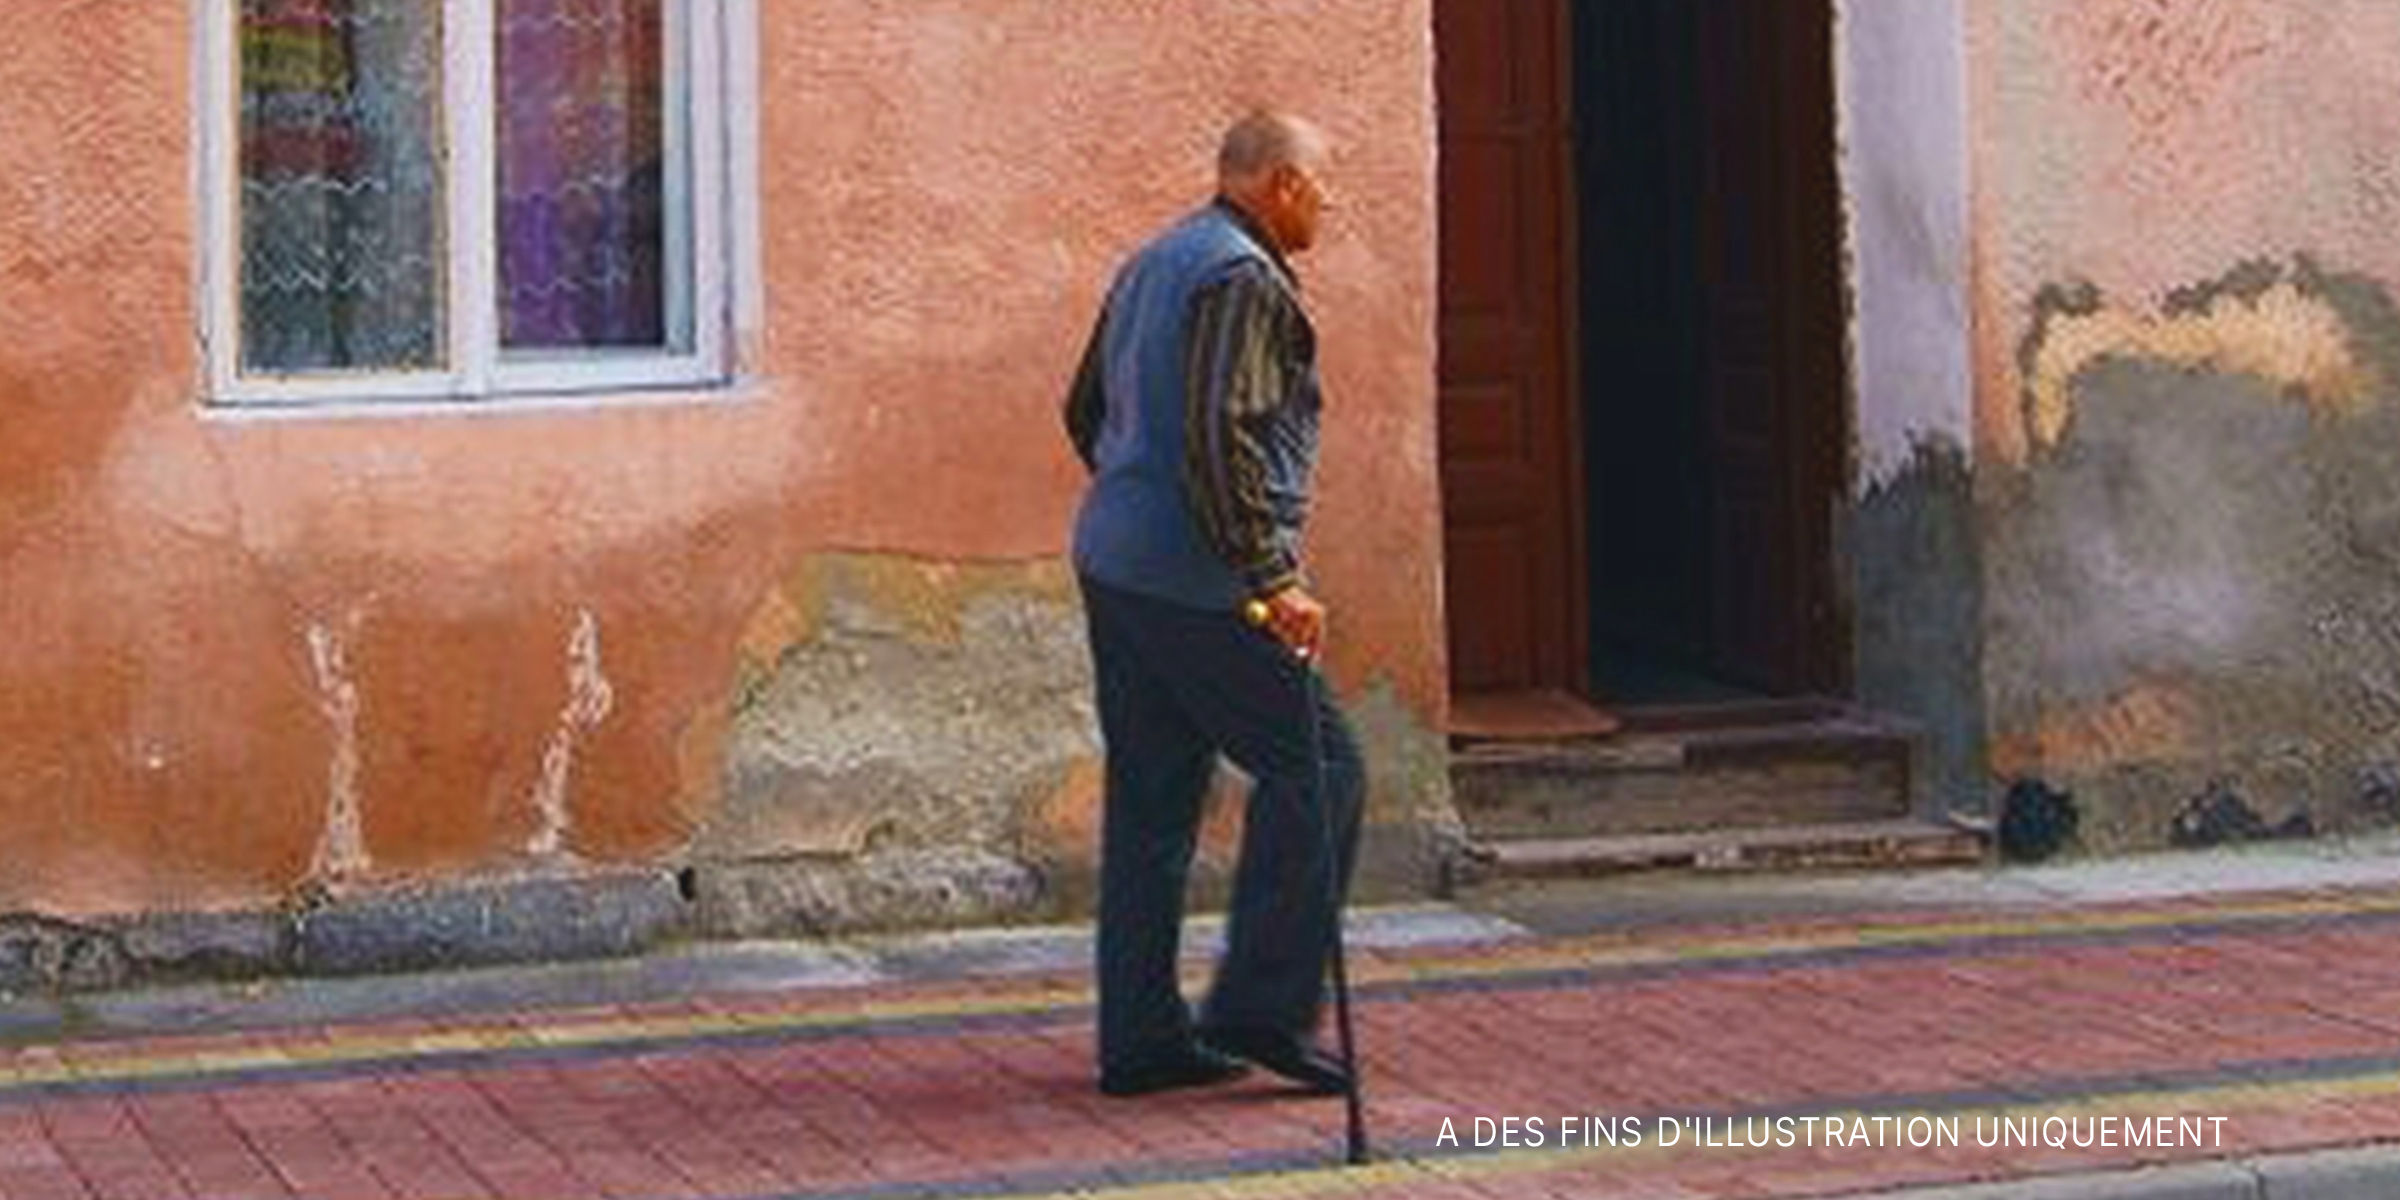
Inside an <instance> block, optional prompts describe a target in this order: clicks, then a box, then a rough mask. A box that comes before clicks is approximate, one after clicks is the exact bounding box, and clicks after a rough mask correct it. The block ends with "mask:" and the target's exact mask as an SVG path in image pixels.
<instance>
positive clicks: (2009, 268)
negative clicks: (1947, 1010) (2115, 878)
mask: <svg viewBox="0 0 2400 1200" xmlns="http://www.w3.org/2000/svg"><path fill="white" fill-rule="evenodd" d="M1969 57H1970V63H1971V69H1970V78H1971V84H1970V90H1971V94H1972V96H1973V98H1974V102H1973V104H1972V105H1971V111H1972V113H1973V122H1974V123H1973V129H1972V140H1973V143H1974V147H1975V152H1974V180H1975V184H1974V214H1975V218H1974V222H1973V237H1972V242H1973V261H1974V265H1975V282H1974V286H1975V297H1976V299H1975V338H1976V346H1975V355H1976V358H1975V370H1976V405H1975V429H1976V437H1975V468H1976V471H1977V478H1976V495H1977V503H1978V507H1979V511H1980V513H1981V523H1982V527H1983V541H1984V554H1983V570H1984V573H1985V574H1984V579H1985V585H1986V601H1985V606H1984V620H1985V624H1984V632H1985V636H1986V641H1987V644H1986V648H1985V697H1984V698H1985V701H1986V703H1987V704H1988V706H1989V710H1990V735H1991V766H1992V769H1993V774H1994V775H1995V776H1996V777H1998V778H2000V779H2005V778H2007V777H2009V776H2013V775H2018V774H2034V775H2041V776H2044V777H2046V778H2049V779H2051V780H2053V781H2054V782H2057V783H2060V784H2063V785H2065V786H2067V787H2069V788H2070V789H2072V790H2074V791H2076V792H2077V793H2078V795H2079V797H2080V799H2081V800H2082V802H2083V805H2084V808H2085V812H2086V816H2085V820H2084V823H2083V825H2084V836H2085V840H2086V842H2087V844H2088V845H2089V846H2091V847H2092V848H2095V849H2101V850H2107V849H2116V848H2126V847H2138V846H2148V845H2155V844H2158V843H2160V842H2162V841H2164V840H2165V839H2166V838H2167V836H2168V831H2169V825H2170V822H2171V820H2172V817H2173V816H2174V814H2175V812H2176V811H2177V810H2178V809H2180V808H2181V807H2182V806H2183V805H2185V804H2187V803H2189V802H2190V801H2192V800H2194V799H2196V798H2199V797H2201V796H2202V795H2204V794H2206V793H2208V792H2209V790H2210V789H2211V788H2212V786H2216V785H2222V786H2224V787H2227V788H2230V789H2231V790H2232V791H2233V792H2234V793H2235V794H2237V795H2239V796H2241V797H2242V798H2243V799H2244V800H2245V801H2246V802H2248V803H2249V804H2250V805H2251V806H2252V807H2253V808H2255V809H2256V810H2257V811H2258V812H2259V813H2261V814H2262V815H2263V816H2264V817H2265V818H2266V819H2267V820H2268V821H2269V822H2274V821H2277V820H2280V819H2282V818H2284V817H2285V816H2286V815H2287V814H2290V813H2292V812H2295V811H2302V810H2305V811H2307V812H2309V813H2310V814H2311V816H2312V818H2313V819H2314V822H2315V824H2316V825H2317V827H2318V828H2320V829H2323V828H2334V829H2341V828H2348V827H2355V826H2358V825H2361V824H2364V823H2368V822H2371V821H2379V820H2387V819H2389V817H2390V816H2391V815H2392V814H2391V813H2390V812H2388V811H2386V807H2387V806H2386V803H2385V800H2386V799H2387V798H2386V797H2385V795H2384V793H2385V791H2386V790H2387V789H2383V788H2379V787H2377V786H2374V784H2375V781H2377V780H2381V779H2384V778H2385V777H2386V776H2387V775H2388V773H2389V765H2390V764H2391V763H2392V762H2393V761H2394V759H2395V755H2400V692H2395V691H2394V688H2393V681H2394V680H2395V679H2400V632H2395V631H2400V624H2395V620H2396V619H2400V602H2396V601H2395V600H2394V598H2393V597H2394V596H2395V595H2396V594H2400V590H2396V589H2395V588H2394V587H2393V580H2394V572H2393V567H2394V565H2395V564H2400V480H2395V478H2394V475H2393V473H2392V471H2391V469H2390V464H2391V463H2392V462H2393V461H2394V455H2395V453H2396V452H2400V416H2395V413H2394V404H2393V400H2394V396H2395V387H2400V372H2396V371H2395V369H2394V368H2395V365H2396V364H2400V355H2396V353H2395V351H2396V350H2400V316H2396V314H2395V310H2394V307H2393V304H2392V300H2391V297H2390V293H2389V288H2390V286H2391V281H2393V280H2395V279H2400V243H2396V242H2395V241H2394V240H2393V239H2392V237H2391V232H2390V231H2391V229H2392V228H2393V217H2394V216H2395V215H2400V213H2395V211H2394V207H2393V206H2394V204H2395V202H2396V201H2400V190H2396V189H2395V188H2394V187H2393V186H2392V182H2391V181H2392V178H2393V176H2392V170H2391V165H2390V164H2391V163H2392V162H2393V161H2394V157H2393V156H2394V153H2395V149H2396V148H2400V109H2396V108H2395V106H2393V105H2392V104H2391V103H2390V101H2389V96H2388V86H2387V85H2388V81H2389V80H2390V79H2391V78H2393V77H2394V73H2395V72H2396V71H2400V8H2395V7H2393V6H2389V5H2361V4H2354V3H2344V2H2341V0H1975V3H1974V4H1973V5H1972V8H1971V19H1970V28H1969Z"/></svg>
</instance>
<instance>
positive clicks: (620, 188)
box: [498, 0, 688, 351]
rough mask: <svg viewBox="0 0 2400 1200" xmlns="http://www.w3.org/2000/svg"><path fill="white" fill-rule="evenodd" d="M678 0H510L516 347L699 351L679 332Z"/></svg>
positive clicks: (511, 272)
mask: <svg viewBox="0 0 2400 1200" xmlns="http://www.w3.org/2000/svg"><path fill="white" fill-rule="evenodd" d="M665 3H666V0H500V3H499V15H500V29H499V63H498V68H499V70H498V74H499V78H500V104H499V137H498V153H499V174H500V194H499V197H498V203H499V209H500V211H499V230H500V255H499V257H500V289H501V294H500V329H501V345H502V347H503V348H505V349H508V350H515V351H556V350H576V349H599V348H648V349H654V350H655V349H662V348H668V349H683V348H685V347H686V346H687V345H688V331H686V330H682V329H676V330H670V329H669V328H668V325H669V320H668V315H669V311H670V309H671V308H676V307H680V306H678V305H675V304H674V303H673V302H672V300H671V298H670V295H671V292H672V291H673V290H674V289H675V288H676V287H677V286H678V284H679V279H680V275H681V272H680V271H679V270H678V269H677V267H676V265H675V264H674V260H673V258H672V257H671V256H674V255H677V254H680V253H682V250H681V249H680V247H681V244H682V243H683V242H684V241H685V239H684V237H683V235H682V233H681V232H680V226H681V225H682V224H683V220H682V217H681V215H680V213H679V212H676V211H674V210H679V209H680V208H681V207H682V199H681V192H682V188H681V181H680V180H679V179H671V176H672V175H673V174H675V173H674V172H671V171H670V170H669V167H668V163H667V158H668V151H669V145H668V142H669V137H668V130H667V120H668V116H667V105H668V95H669V84H670V81H669V80H668V78H667V54H666V48H667V46H666V43H667V38H666V33H667V29H666V21H665V11H664V6H665ZM670 191H673V192H674V193H675V194H674V195H673V196H670V195H669V192H670ZM676 323H677V324H685V323H687V322H683V321H678V322H676Z"/></svg>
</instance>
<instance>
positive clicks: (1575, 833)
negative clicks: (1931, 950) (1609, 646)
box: [1450, 711, 1913, 840]
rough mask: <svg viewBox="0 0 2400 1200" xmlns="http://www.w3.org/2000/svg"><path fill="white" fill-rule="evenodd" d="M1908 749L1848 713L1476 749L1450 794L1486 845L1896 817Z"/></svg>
mask: <svg viewBox="0 0 2400 1200" xmlns="http://www.w3.org/2000/svg"><path fill="white" fill-rule="evenodd" d="M1636 728H1638V727H1636ZM1912 745H1913V731H1911V730H1910V729H1909V728H1908V727H1906V726H1904V725H1900V724H1898V723H1895V722H1892V721H1889V720H1885V719H1882V718H1877V717H1874V716H1871V715H1868V714H1862V713H1857V712H1852V711H1834V712H1830V713H1828V712H1813V713H1805V714H1798V715H1797V716H1796V719H1777V720H1774V721H1772V722H1771V723H1767V724H1757V725H1739V724H1737V725H1726V726H1713V725H1696V726H1674V727H1668V728H1661V729H1652V730H1649V731H1643V732H1628V733H1623V734H1619V735H1617V736H1614V737H1609V738H1604V739H1595V740H1584V741H1568V742H1491V743H1471V744H1468V745H1465V746H1461V747H1460V748H1458V750H1457V751H1456V752H1455V753H1454V754H1453V755H1452V757H1451V771H1450V776H1451V791H1452V795H1453V796H1454V797H1455V799H1456V801H1457V804H1458V809H1459V814H1460V816H1461V817H1462V818H1464V820H1465V821H1466V824H1467V828H1468V830H1469V832H1470V833H1472V834H1473V835H1474V836H1476V837H1477V838H1481V839H1487V840H1503V839H1521V838H1550V839H1562V838H1563V839H1575V838H1596V837H1623V836H1630V835H1637V834H1654V833H1656V834H1664V833H1679V832H1687V831H1692V830H1709V829H1747V828H1763V827H1783V826H1793V827H1809V826H1821V825H1838V824H1852V823H1858V822H1868V821H1881V820H1893V819H1898V818H1902V817H1906V816H1907V815H1908V814H1909V812H1910V791H1909V765H1910V755H1911V750H1912Z"/></svg>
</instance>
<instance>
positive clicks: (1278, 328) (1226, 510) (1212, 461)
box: [1183, 264, 1303, 595]
mask: <svg viewBox="0 0 2400 1200" xmlns="http://www.w3.org/2000/svg"><path fill="white" fill-rule="evenodd" d="M1269 270H1270V268H1268V267H1267V266H1266V265H1265V264H1251V265H1245V266H1243V267H1239V268H1236V269H1235V270H1234V271H1233V272H1232V273H1231V274H1230V275H1228V276H1227V277H1226V278H1224V279H1223V280H1220V281H1218V282H1216V283H1214V284H1211V285H1209V286H1208V287H1206V288H1204V289H1202V290H1201V291H1200V293H1199V294H1198V295H1197V296H1195V297H1194V300H1193V305H1192V317H1191V324H1190V326H1189V327H1188V328H1187V332H1186V340H1185V344H1184V380H1185V386H1184V461H1183V484H1184V494H1185V497H1186V498H1187V500H1188V502H1189V504H1190V506H1191V510H1192V513H1193V515H1194V516H1195V517H1196V518H1197V519H1198V521H1199V524H1200V529H1201V532H1202V534H1203V535H1204V536H1205V537H1206V538H1207V539H1208V543H1209V545H1210V547H1211V548H1212V549H1214V550H1215V551H1216V552H1217V554H1218V556H1219V557H1221V558H1223V559H1224V560H1225V562H1226V564H1227V565H1229V566H1231V567H1232V568H1233V570H1234V572H1235V574H1237V575H1239V576H1240V577H1241V579H1242V582H1243V584H1244V585H1245V586H1247V587H1248V588H1249V589H1250V593H1251V594H1252V595H1267V594H1270V593H1273V592H1275V591H1277V590H1279V589H1281V588H1283V587H1286V586H1288V585H1290V584H1293V583H1297V582H1298V581H1299V578H1300V564H1299V563H1298V562H1297V561H1295V560H1294V558H1293V555H1292V552H1291V550H1290V549H1289V546H1288V542H1287V540H1286V539H1285V538H1283V537H1281V536H1279V531H1278V528H1277V523H1276V516H1275V511H1274V509H1273V508H1272V507H1271V506H1270V504H1269V501H1268V490H1267V484H1268V465H1267V455H1266V438H1267V435H1268V428H1269V426H1270V425H1271V424H1272V423H1273V422H1274V420H1275V419H1276V415H1277V410H1278V409H1280V408H1281V407H1282V406H1283V405H1284V404H1286V403H1288V402H1289V401H1290V399H1291V395H1292V391H1293V388H1294V386H1295V385H1296V384H1297V383H1298V380H1297V379H1296V378H1295V372H1296V371H1297V370H1298V369H1299V366H1298V365H1297V364H1298V361H1299V360H1298V356H1297V354H1296V352H1295V343H1296V339H1297V335H1298V332H1299V329H1298V323H1299V322H1300V321H1301V320H1302V319H1303V318H1302V317H1301V316H1300V314H1299V312H1298V310H1297V308H1296V306H1295V305H1294V304H1293V302H1292V299H1291V297H1290V295H1289V294H1288V293H1286V292H1285V290H1284V288H1283V286H1282V285H1281V284H1280V283H1279V282H1278V281H1276V280H1275V279H1274V278H1272V277H1271V275H1270V274H1269Z"/></svg>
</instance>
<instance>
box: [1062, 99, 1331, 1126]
mask: <svg viewBox="0 0 2400 1200" xmlns="http://www.w3.org/2000/svg"><path fill="white" fill-rule="evenodd" d="M1324 160H1325V143H1324V138H1323V136H1322V135H1321V134H1320V133H1319V132H1318V131H1317V130H1316V129H1315V127H1313V126H1311V125H1310V124H1308V123H1307V122H1304V121H1301V120H1298V119H1296V118H1293V117H1290V116H1285V115H1282V114H1276V113H1261V114H1255V115H1252V116H1250V117H1247V118H1244V119H1243V120H1241V121H1239V122H1238V123H1236V124H1235V125H1234V126H1233V127H1232V128H1231V129H1230V130H1228V131H1227V132H1226V134H1225V138H1224V142H1223V144H1222V147H1221V148H1220V150H1219V152H1218V156H1217V196H1216V198H1215V200H1214V201H1213V202H1211V203H1210V204H1208V205H1207V206H1206V207H1204V208H1202V209H1200V210H1199V211H1197V212H1195V213H1192V214H1191V215H1189V216H1187V217H1185V218H1183V219H1182V220H1181V221H1179V222H1177V223H1176V224H1175V225H1174V226H1173V227H1171V228H1169V229H1168V230H1166V231H1165V232H1164V233H1162V234H1161V235H1159V236H1158V237H1157V238H1156V239H1155V240H1153V241H1151V242H1150V243H1149V244H1148V245H1146V246H1144V247H1142V248H1141V250H1139V251H1138V252H1137V253H1135V254H1134V255H1133V257H1132V258H1131V259H1130V260H1128V261H1127V262H1126V263H1125V265H1124V267H1123V268H1122V269H1121V270H1120V271H1119V272H1118V274H1117V277H1116V281H1115V283H1114V285H1113V286H1112V287H1111V289H1110V292H1109V296H1108V301H1107V304H1106V306H1105V307H1104V308H1103V309H1102V311H1101V314H1100V319H1099V321H1098V323H1097V325H1096V327H1095V328H1094V329H1093V332H1092V337H1091V341H1090V344H1089V345H1088V346H1087V347H1086V348H1085V350H1084V355H1083V362H1082V366H1081V368H1080V369H1079V370H1078V371H1077V373H1076V378H1075V383H1074V386H1073V388H1072V390H1071V391H1070V392H1069V394H1068V397H1067V403H1066V423H1067V429H1068V432H1069V433H1070V435H1071V436H1072V437H1073V439H1074V443H1075V449H1076V452H1077V453H1078V454H1079V455H1080V456H1081V457H1082V458H1083V461H1084V463H1085V465H1086V466H1087V467H1089V468H1090V469H1091V472H1092V479H1091V486H1090V489H1089V491H1088V492H1087V493H1086V495H1085V498H1084V502H1083V506H1082V510H1081V513H1080V514H1079V516H1078V518H1077V521H1076V525H1075V551H1074V554H1075V566H1076V570H1077V573H1078V575H1079V576H1080V579H1081V582H1082V588H1083V596H1084V602H1085V607H1086V609H1087V612H1088V615H1089V619H1090V631H1091V645H1092V659H1093V666H1094V679H1095V687H1096V691H1097V693H1098V704H1099V710H1100V725H1101V732H1102V734H1103V736H1104V738H1105V740H1106V743H1107V756H1108V758H1107V761H1108V773H1107V783H1106V795H1105V799H1104V802H1103V803H1104V813H1103V831H1102V850H1101V855H1102V864H1101V890H1100V942H1099V961H1098V974H1099V983H1100V1047H1099V1057H1100V1088H1101V1090H1102V1091H1103V1092H1106V1093H1108V1094H1110V1095H1119V1096H1128V1095H1140V1094H1144V1093H1148V1092H1156V1091H1162V1090H1165V1089H1169V1088H1179V1087H1192V1086H1198V1085H1203V1084H1209V1083H1215V1082H1218V1081H1221V1080H1225V1079H1229V1078H1232V1077H1233V1076H1235V1075H1236V1074H1239V1073H1240V1072H1241V1070H1242V1064H1243V1063H1245V1062H1247V1063H1255V1064H1257V1065H1259V1066H1261V1067H1264V1068H1266V1069H1267V1070H1269V1071H1272V1072H1275V1073H1276V1074H1278V1075H1281V1076H1284V1077H1285V1078H1287V1079H1290V1080H1292V1081H1293V1082H1295V1083H1298V1084H1300V1085H1301V1086H1302V1087H1303V1088H1305V1089H1307V1090H1309V1091H1311V1092H1314V1093H1318V1094H1332V1093H1336V1092H1339V1091H1341V1090H1342V1089H1343V1088H1344V1087H1345V1086H1346V1085H1347V1083H1348V1074H1347V1072H1346V1071H1345V1069H1344V1067H1343V1065H1342V1064H1341V1063H1340V1062H1339V1061H1338V1060H1336V1059H1334V1058H1333V1057H1331V1056H1330V1055H1327V1054H1326V1053H1324V1052H1323V1051H1322V1050H1320V1049H1319V1048H1318V1047H1317V1046H1316V1043H1315V1039H1314V1035H1313V1031H1314V1029H1315V1027H1316V1022H1317V1016H1318V1009H1319V1006H1320V1004H1321V1002H1322V998H1323V991H1324V968H1325V963H1326V956H1327V953H1328V951H1329V950H1330V949H1331V947H1332V938H1333V936H1334V933H1335V923H1336V922H1337V921H1338V920H1339V917H1340V903H1341V896H1342V895H1343V894H1345V893H1346V891H1347V888H1348V883H1349V873H1350V862H1351V858H1352V851H1353V847H1354V845H1355V843H1356V840H1357V835H1358V818H1359V808H1360V798H1361V796H1362V794H1363V792H1364V786H1365V778H1364V771H1363V769H1362V767H1361V764H1360V759H1359V753H1358V747H1357V741H1356V738H1355V737H1354V735H1353V734H1352V732H1351V729H1350V726H1349V723H1348V721H1347V720H1345V719H1344V717H1343V716H1342V714H1341V712H1340V711H1339V710H1338V709H1337V708H1336V707H1334V705H1333V704H1332V702H1331V701H1330V700H1329V699H1327V698H1326V690H1325V689H1324V688H1322V687H1320V686H1317V683H1316V680H1315V679H1314V676H1313V672H1314V670H1315V667H1314V665H1313V663H1314V660H1315V659H1316V657H1317V654H1318V651H1319V650H1320V648H1321V647H1322V646H1323V644H1324V638H1325V628H1326V612H1325V607H1324V605H1322V604H1321V603H1319V602H1318V601H1317V600H1316V598H1315V597H1313V596H1311V595H1310V594H1309V593H1308V590H1307V588H1306V586H1305V584H1304V579H1303V574H1302V570H1301V558H1300V532H1301V526H1302V524H1303V522H1304V521H1305V520H1306V518H1307V514H1308V501H1309V486H1310V476H1311V473H1312V470H1313V468H1314V465H1315V460H1316V451H1317V419H1318V409H1319V406H1320V395H1319V391H1318V383H1317V369H1316V333H1315V330H1314V328H1313V327H1312V326H1311V324H1310V322H1309V318H1308V314H1307V312H1306V311H1305V310H1304V309H1303V308H1302V307H1301V304H1300V285H1299V280H1298V278H1297V277H1296V276H1294V275H1293V273H1292V268H1291V265H1290V263H1289V262H1288V256H1289V255H1293V254H1298V253H1300V252H1301V251H1304V250H1307V249H1308V248H1309V247H1310V246H1312V245H1314V244H1315V242H1316V239H1317V232H1318V227H1319V225H1320V224H1321V222H1322V220H1323V217H1324V214H1325V212H1326V210H1327V207H1328V202H1327V196H1326V193H1325V190H1324V188H1323V186H1322V184H1321V183H1320V182H1319V173H1320V171H1321V168H1322V166H1323V163H1324ZM1219 754H1223V755H1224V756H1225V757H1227V758H1230V759H1231V760H1232V761H1233V762H1235V763H1236V764H1238V765H1239V766H1240V767H1241V768H1242V769H1243V771H1245V772H1246V773H1248V774H1249V775H1250V777H1251V778H1252V779H1253V780H1254V781H1255V785H1256V786H1255V787H1254V788H1253V790H1252V792H1251V795H1250V799H1249V805H1248V808H1247V810H1246V812H1245V814H1244V828H1243V833H1242V847H1241V861H1240V864H1239V866H1238V868H1237V870H1236V872H1235V878H1234V892H1233V905H1232V913H1231V919H1230V923H1229V928H1228V930H1227V939H1228V940H1227V944H1226V948H1225V954H1224V958H1223V960H1222V961H1221V962H1220V963H1219V964H1218V970H1217V976H1216V981H1215V984H1214V987H1213V989H1212V991H1211V992H1210V994H1209V996H1208V999H1207V1002H1206V1004H1205V1005H1204V1006H1203V1009H1202V1013H1201V1016H1200V1019H1199V1020H1198V1021H1197V1022H1195V1021H1194V1020H1193V1017H1192V1015H1191V1013H1190V1011H1189V1009H1187V1008H1186V1007H1185V1004H1184V1000H1183V996H1182V994H1181V992H1180V990H1179V988H1178V986H1177V977H1176V957H1177V945H1178V941H1179V938H1180V935H1181V929H1182V921H1183V892H1184V881H1185V877H1186V875H1187V873H1188V871H1189V869H1190V866H1191V859H1192V850H1193V843H1194V838H1195V834H1196V831H1197V829H1198V826H1199V822H1200V817H1201V807H1202V798H1203V796H1204V794H1205V792H1206V791H1207V789H1208V785H1209V782H1210V780H1211V778H1212V776H1213V775H1214V772H1215V766H1216V760H1217V756H1218V755H1219Z"/></svg>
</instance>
